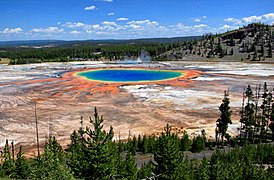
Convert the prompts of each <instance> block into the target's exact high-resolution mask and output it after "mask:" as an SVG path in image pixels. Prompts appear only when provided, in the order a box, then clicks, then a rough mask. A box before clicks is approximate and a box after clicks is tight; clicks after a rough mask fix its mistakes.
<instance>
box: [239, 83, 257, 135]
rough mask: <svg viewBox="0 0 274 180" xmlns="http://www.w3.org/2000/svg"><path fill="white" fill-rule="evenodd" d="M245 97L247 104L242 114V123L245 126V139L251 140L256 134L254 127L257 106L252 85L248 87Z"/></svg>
mask: <svg viewBox="0 0 274 180" xmlns="http://www.w3.org/2000/svg"><path fill="white" fill-rule="evenodd" d="M244 97H245V99H247V103H246V105H245V107H244V111H243V112H242V115H241V120H240V122H241V123H242V124H243V130H244V131H245V139H247V138H249V139H251V138H252V137H253V133H254V129H253V126H255V105H254V95H253V92H252V89H251V86H250V85H248V87H247V89H246V91H245V96H244Z"/></svg>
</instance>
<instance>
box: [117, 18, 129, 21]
mask: <svg viewBox="0 0 274 180" xmlns="http://www.w3.org/2000/svg"><path fill="white" fill-rule="evenodd" d="M116 20H117V21H127V20H128V18H125V17H122V18H118V19H116Z"/></svg>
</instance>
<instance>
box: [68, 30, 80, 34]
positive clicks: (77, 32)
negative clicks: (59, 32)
mask: <svg viewBox="0 0 274 180" xmlns="http://www.w3.org/2000/svg"><path fill="white" fill-rule="evenodd" d="M69 33H70V34H75V35H76V34H81V32H80V31H77V30H74V31H70V32H69Z"/></svg>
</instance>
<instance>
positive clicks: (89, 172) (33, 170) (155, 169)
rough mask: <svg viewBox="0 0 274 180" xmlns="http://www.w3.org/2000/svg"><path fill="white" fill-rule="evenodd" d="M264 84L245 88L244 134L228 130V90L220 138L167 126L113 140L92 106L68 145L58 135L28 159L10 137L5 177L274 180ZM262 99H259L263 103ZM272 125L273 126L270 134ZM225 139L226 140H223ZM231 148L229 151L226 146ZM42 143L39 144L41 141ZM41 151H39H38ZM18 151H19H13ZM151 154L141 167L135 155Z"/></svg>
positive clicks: (273, 106) (272, 117)
mask: <svg viewBox="0 0 274 180" xmlns="http://www.w3.org/2000/svg"><path fill="white" fill-rule="evenodd" d="M272 100H273V97H272V91H270V90H268V86H267V84H266V83H264V85H263V86H262V87H261V86H260V85H257V86H256V88H255V92H254V93H253V90H252V87H251V86H247V88H246V89H245V91H244V92H243V107H242V111H241V112H240V113H241V119H240V120H239V121H240V123H241V126H240V127H239V133H240V135H239V136H237V137H231V136H230V135H229V134H228V133H227V129H228V126H229V124H231V123H232V119H231V114H232V113H233V112H232V111H231V109H230V99H229V91H225V92H224V98H223V100H222V103H221V105H220V106H219V111H220V117H219V118H217V121H216V140H215V141H212V140H210V139H207V138H206V132H205V131H204V130H202V131H201V134H200V135H197V136H195V137H194V138H193V139H191V138H190V136H189V135H188V134H187V133H186V132H184V133H183V134H182V135H181V136H179V134H178V133H176V131H174V129H173V128H172V127H171V126H170V125H169V124H167V125H166V126H165V127H164V130H163V132H162V134H161V135H159V136H155V135H151V136H147V135H143V136H141V135H139V136H138V137H136V136H133V137H129V138H128V139H127V140H126V141H124V140H121V139H118V140H116V141H113V138H114V129H113V128H112V127H110V128H109V129H108V130H106V129H105V128H104V126H103V123H104V119H103V116H100V115H99V114H98V112H97V109H96V108H95V109H94V115H93V117H90V125H89V126H87V127H84V126H83V121H82V120H81V121H80V128H79V130H77V131H76V130H75V131H74V132H72V134H71V136H70V140H71V141H70V144H69V145H68V148H66V149H63V148H62V147H61V146H60V144H59V143H58V142H57V140H56V139H55V137H54V136H51V135H50V136H49V137H47V139H46V142H45V145H44V149H43V153H42V155H40V153H38V156H37V157H36V158H33V159H26V158H25V156H24V153H23V149H22V146H20V147H19V148H17V147H15V146H14V144H13V142H12V143H11V144H10V143H9V142H8V140H7V141H6V145H5V147H4V148H3V150H2V154H1V155H2V156H1V157H2V159H1V162H2V163H1V165H0V177H1V178H16V179H274V167H273V165H274V144H273V140H274V136H273V134H274V133H273V131H274V128H273V124H274V103H273V101H272ZM259 102H260V103H259ZM269 128H270V129H271V130H272V133H270V131H269ZM224 139H225V140H224ZM271 141H272V143H271ZM224 146H226V147H230V148H231V149H230V150H229V151H228V152H225V151H223V150H222V148H223V147H224ZM38 147H39V145H38ZM213 149H215V152H214V153H213V155H212V156H211V157H210V158H206V157H205V158H203V159H202V160H195V159H189V158H188V157H187V156H186V155H184V154H185V153H184V152H185V151H191V152H193V153H196V152H201V151H203V150H213ZM38 151H39V150H38ZM15 152H17V153H15ZM138 154H143V155H149V154H152V155H153V159H151V161H149V162H147V163H145V164H143V165H142V166H141V167H139V168H138V167H137V164H136V163H137V161H136V157H137V156H136V155H138Z"/></svg>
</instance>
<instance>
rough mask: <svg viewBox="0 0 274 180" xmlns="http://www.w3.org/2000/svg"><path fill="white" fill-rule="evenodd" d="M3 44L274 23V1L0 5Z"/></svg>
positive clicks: (23, 0)
mask: <svg viewBox="0 0 274 180" xmlns="http://www.w3.org/2000/svg"><path fill="white" fill-rule="evenodd" d="M0 7H1V10H0V41H9V40H34V39H60V40H77V39H135V38H150V37H177V36H192V35H201V34H203V33H208V32H212V33H216V32H217V33H219V32H225V31H227V30H231V29H236V28H238V27H240V26H242V25H245V24H248V23H251V22H264V23H267V24H273V23H274V0H226V1H220V0H219V1H217V0H188V1H186V0H1V1H0Z"/></svg>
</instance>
